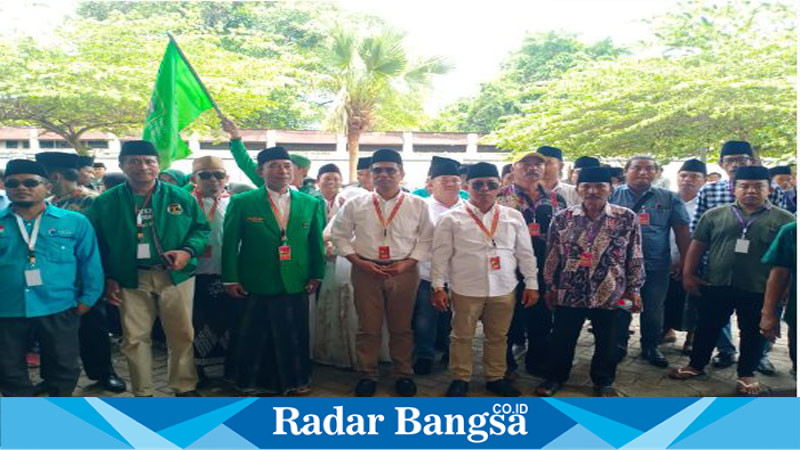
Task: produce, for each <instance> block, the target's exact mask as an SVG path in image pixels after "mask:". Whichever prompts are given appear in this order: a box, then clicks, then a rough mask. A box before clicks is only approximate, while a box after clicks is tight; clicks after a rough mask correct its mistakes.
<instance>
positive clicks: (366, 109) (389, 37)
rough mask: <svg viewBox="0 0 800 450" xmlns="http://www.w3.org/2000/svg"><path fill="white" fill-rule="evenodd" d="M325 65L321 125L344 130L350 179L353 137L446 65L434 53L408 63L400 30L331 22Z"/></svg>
mask: <svg viewBox="0 0 800 450" xmlns="http://www.w3.org/2000/svg"><path fill="white" fill-rule="evenodd" d="M326 56H327V58H326V59H327V61H326V62H327V67H329V69H330V73H329V74H328V75H329V77H328V78H327V80H326V82H325V87H326V88H327V89H328V90H329V91H330V92H332V93H334V94H335V100H334V102H333V105H332V107H331V110H330V112H329V114H328V117H327V118H326V128H328V129H330V130H333V131H339V132H344V133H345V134H346V135H347V151H348V153H349V155H350V167H349V174H350V180H354V179H355V177H356V165H357V163H358V141H359V139H360V137H361V133H362V132H364V131H368V130H369V129H370V128H371V127H372V126H373V125H374V123H375V118H376V113H377V112H378V109H379V107H380V106H381V105H386V104H387V103H388V102H391V101H392V98H396V96H399V95H408V94H410V93H412V92H415V91H416V92H419V90H421V89H426V88H428V87H430V82H431V78H432V76H433V75H439V74H444V73H446V72H447V71H449V70H450V66H449V65H448V64H447V63H445V62H444V60H443V59H441V58H438V57H431V58H426V59H422V60H420V61H417V62H413V63H411V62H409V60H408V59H409V58H408V54H407V52H406V50H405V48H404V47H403V35H402V34H400V33H397V32H396V31H393V30H390V29H384V30H382V31H380V32H378V33H375V34H373V35H370V36H366V37H361V36H360V35H358V34H357V33H355V32H353V31H351V30H346V29H344V28H341V27H337V28H335V29H334V30H333V32H332V33H331V44H330V46H329V47H328V48H327V52H326Z"/></svg>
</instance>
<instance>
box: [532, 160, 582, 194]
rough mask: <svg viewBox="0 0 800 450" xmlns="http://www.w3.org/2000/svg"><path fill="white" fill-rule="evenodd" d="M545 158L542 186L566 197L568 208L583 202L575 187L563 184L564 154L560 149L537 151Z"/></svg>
mask: <svg viewBox="0 0 800 450" xmlns="http://www.w3.org/2000/svg"><path fill="white" fill-rule="evenodd" d="M536 153H539V154H540V155H542V157H543V158H544V163H545V165H544V175H542V185H543V186H544V187H545V188H547V189H549V190H551V191H554V192H555V193H556V194H558V195H560V196H562V197H564V200H566V202H567V206H572V205H577V204H578V203H580V202H581V199H580V197H578V191H576V190H575V186H573V185H571V184H567V183H562V182H561V172H562V170H563V169H564V154H563V153H562V152H561V149H560V148H556V147H549V146H547V145H545V146H542V147H539V148H537V149H536Z"/></svg>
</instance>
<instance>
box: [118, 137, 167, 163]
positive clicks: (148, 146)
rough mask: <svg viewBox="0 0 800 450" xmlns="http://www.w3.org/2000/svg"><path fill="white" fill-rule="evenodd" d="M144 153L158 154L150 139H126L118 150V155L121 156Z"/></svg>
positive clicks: (148, 154)
mask: <svg viewBox="0 0 800 450" xmlns="http://www.w3.org/2000/svg"><path fill="white" fill-rule="evenodd" d="M133 155H144V156H158V152H157V151H156V147H155V146H154V145H153V143H152V142H150V141H128V142H125V143H123V144H122V149H121V150H120V152H119V157H120V159H122V157H123V156H133Z"/></svg>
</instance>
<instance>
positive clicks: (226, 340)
mask: <svg viewBox="0 0 800 450" xmlns="http://www.w3.org/2000/svg"><path fill="white" fill-rule="evenodd" d="M192 183H194V186H195V188H194V191H192V195H193V196H194V198H195V200H197V203H198V205H200V209H202V210H203V215H204V216H205V217H206V220H208V224H209V226H210V227H211V233H210V234H209V235H208V243H207V244H206V247H205V250H204V251H203V253H202V254H200V255H198V256H197V276H196V277H195V289H194V308H193V313H192V324H193V325H194V329H195V330H196V332H195V337H194V362H195V365H196V366H197V376H198V379H199V380H200V384H203V383H204V382H205V381H206V380H207V376H206V370H205V369H206V368H207V367H212V366H215V365H221V364H223V363H224V364H225V368H226V369H227V371H228V373H229V372H230V364H229V363H230V361H229V358H228V355H229V352H230V348H231V347H230V344H231V335H230V334H231V328H232V326H233V321H234V307H235V306H236V305H235V304H234V303H233V302H232V301H231V299H230V298H229V297H228V296H227V295H226V294H225V290H224V289H223V287H222V224H223V223H224V221H225V211H226V210H227V208H228V201H229V200H230V195H228V192H227V191H226V189H225V187H226V185H227V184H228V173H227V172H226V170H225V164H224V163H223V161H222V159H221V158H219V157H217V156H202V157H199V158H195V160H194V161H192Z"/></svg>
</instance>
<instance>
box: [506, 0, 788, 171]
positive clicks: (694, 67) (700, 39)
mask: <svg viewBox="0 0 800 450" xmlns="http://www.w3.org/2000/svg"><path fill="white" fill-rule="evenodd" d="M652 24H653V27H654V29H655V33H654V35H653V37H652V39H650V40H649V41H648V42H647V45H648V47H647V48H646V49H645V50H650V52H651V53H652V51H653V50H661V54H660V55H659V56H655V57H632V56H631V57H622V58H618V59H615V60H613V61H604V62H596V63H593V64H590V65H586V66H576V67H574V68H573V69H570V70H569V71H568V72H566V74H564V76H563V77H560V78H558V79H555V80H550V81H545V82H541V83H537V84H534V85H533V86H531V87H530V88H529V89H528V90H527V91H526V95H529V96H533V97H536V98H537V100H535V101H533V102H531V103H530V104H528V105H527V106H526V107H525V108H524V111H523V112H522V113H521V114H519V115H517V116H515V117H513V118H511V119H510V120H509V121H508V123H507V125H506V126H504V127H503V128H502V129H500V130H499V131H498V132H497V133H496V134H495V136H494V139H495V140H496V143H497V144H498V145H500V146H501V147H503V148H508V149H511V150H514V151H526V150H528V149H530V148H532V147H536V146H538V145H542V144H545V143H547V144H549V145H556V146H560V147H562V148H563V149H564V150H565V151H567V153H570V154H572V155H573V156H576V155H578V154H595V155H596V154H601V155H603V154H604V155H614V156H623V155H630V154H635V153H651V154H654V155H655V156H657V157H667V158H675V157H685V156H690V155H698V154H699V155H704V154H705V153H706V152H707V151H708V149H714V148H718V147H719V146H720V145H721V144H722V142H724V141H726V140H729V139H743V140H749V141H751V142H753V144H754V145H755V146H756V147H757V149H758V151H759V152H760V154H761V155H763V156H779V155H785V154H787V153H789V152H792V153H793V152H794V151H795V148H796V113H797V104H796V88H795V84H794V83H795V79H796V40H795V25H794V12H793V11H792V8H790V7H789V6H787V5H783V4H775V3H760V4H753V3H749V2H734V1H729V2H726V3H721V4H718V3H712V2H710V1H691V2H686V3H683V4H681V7H680V8H679V11H678V12H674V13H670V14H667V15H665V16H662V17H658V18H656V19H654V20H652ZM643 53H645V54H646V53H647V52H643Z"/></svg>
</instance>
